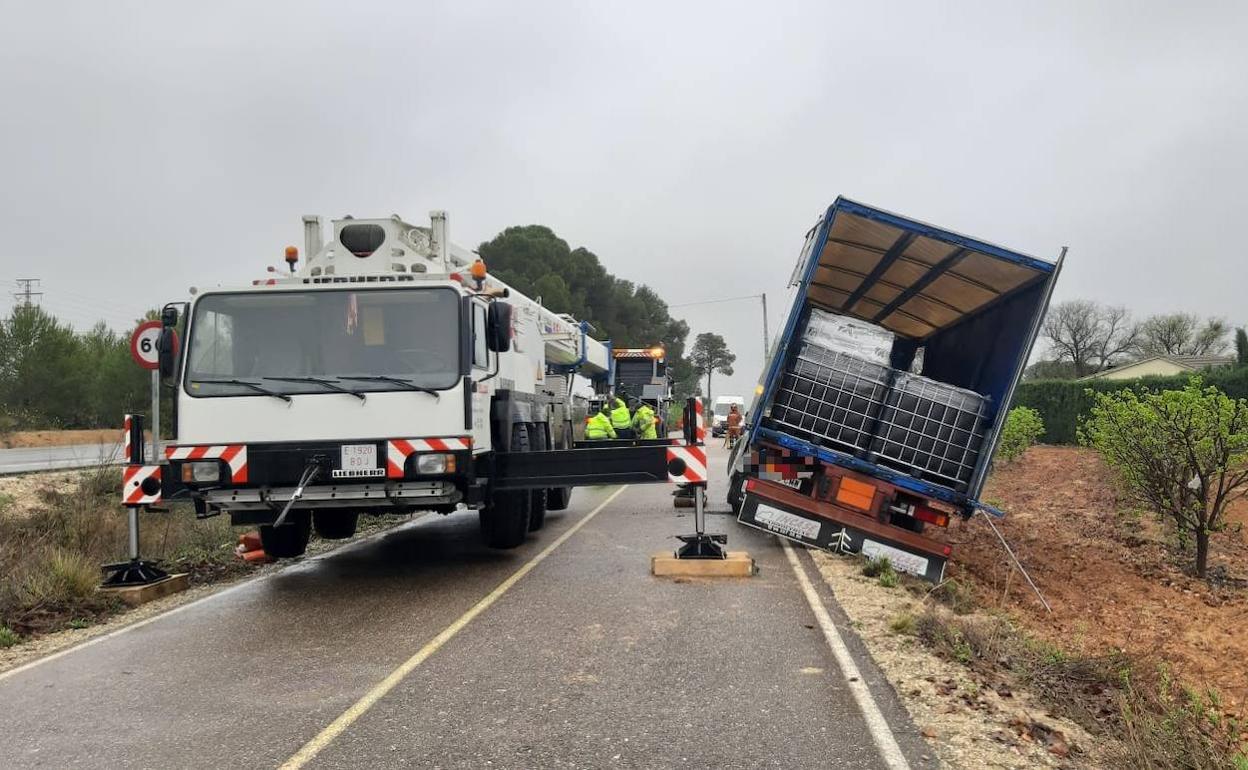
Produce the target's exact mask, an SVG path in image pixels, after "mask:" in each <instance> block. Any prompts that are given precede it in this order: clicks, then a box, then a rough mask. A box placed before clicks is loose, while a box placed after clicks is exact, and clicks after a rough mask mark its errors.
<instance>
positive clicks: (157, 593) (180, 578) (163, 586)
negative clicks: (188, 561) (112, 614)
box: [100, 572, 191, 607]
mask: <svg viewBox="0 0 1248 770" xmlns="http://www.w3.org/2000/svg"><path fill="white" fill-rule="evenodd" d="M190 586H191V579H190V576H189V575H187V574H186V573H185V572H179V573H178V574H176V575H170V576H169V577H167V578H165V579H163V580H157V581H156V582H155V583H148V584H147V585H143V586H118V587H116V588H101V589H100V593H103V594H108V595H110V596H116V597H117V598H119V599H121V600H122V601H123V602H125V603H126V604H129V605H130V606H131V607H135V606H137V605H140V604H146V603H147V602H150V601H152V600H154V599H159V598H161V597H162V596H168V595H169V594H176V593H177V592H179V591H185V590H186V589H187V588H190Z"/></svg>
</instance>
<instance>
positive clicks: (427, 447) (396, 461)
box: [386, 436, 472, 479]
mask: <svg viewBox="0 0 1248 770" xmlns="http://www.w3.org/2000/svg"><path fill="white" fill-rule="evenodd" d="M467 449H472V439H471V438H469V437H467V436H453V437H449V438H392V439H390V440H389V441H387V442H386V476H387V477H389V478H392V479H401V478H403V469H404V467H406V465H407V458H408V457H411V456H412V455H414V454H416V453H417V452H458V451H464V450H467Z"/></svg>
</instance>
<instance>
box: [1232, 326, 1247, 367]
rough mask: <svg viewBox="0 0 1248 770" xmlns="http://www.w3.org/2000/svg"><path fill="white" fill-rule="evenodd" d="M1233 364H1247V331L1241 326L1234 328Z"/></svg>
mask: <svg viewBox="0 0 1248 770" xmlns="http://www.w3.org/2000/svg"><path fill="white" fill-rule="evenodd" d="M1235 365H1236V366H1248V332H1245V331H1244V327H1242V326H1241V327H1239V328H1238V329H1236V330H1235Z"/></svg>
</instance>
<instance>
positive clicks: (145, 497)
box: [121, 465, 161, 505]
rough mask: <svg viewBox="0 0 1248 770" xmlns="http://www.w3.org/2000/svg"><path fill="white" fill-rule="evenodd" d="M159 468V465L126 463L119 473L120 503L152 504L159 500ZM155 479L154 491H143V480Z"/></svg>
mask: <svg viewBox="0 0 1248 770" xmlns="http://www.w3.org/2000/svg"><path fill="white" fill-rule="evenodd" d="M160 468H161V466H159V465H127V466H126V467H125V468H124V469H123V470H122V473H121V503H122V505H152V504H153V503H159V502H160ZM148 479H155V480H156V482H157V483H156V492H155V493H153V494H150V495H149V494H147V493H146V492H144V491H143V482H144V481H146V480H148Z"/></svg>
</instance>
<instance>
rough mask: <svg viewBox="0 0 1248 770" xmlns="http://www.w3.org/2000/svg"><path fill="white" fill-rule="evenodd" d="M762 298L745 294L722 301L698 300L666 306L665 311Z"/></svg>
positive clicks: (758, 295)
mask: <svg viewBox="0 0 1248 770" xmlns="http://www.w3.org/2000/svg"><path fill="white" fill-rule="evenodd" d="M763 296H765V295H763V294H745V295H742V296H740V297H724V298H723V299H704V300H699V301H697V302H681V303H680V304H679V305H668V306H667V309H668V310H671V309H672V308H677V307H691V306H693V305H713V304H715V303H717V302H740V301H741V300H743V299H758V298H759V297H763Z"/></svg>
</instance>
